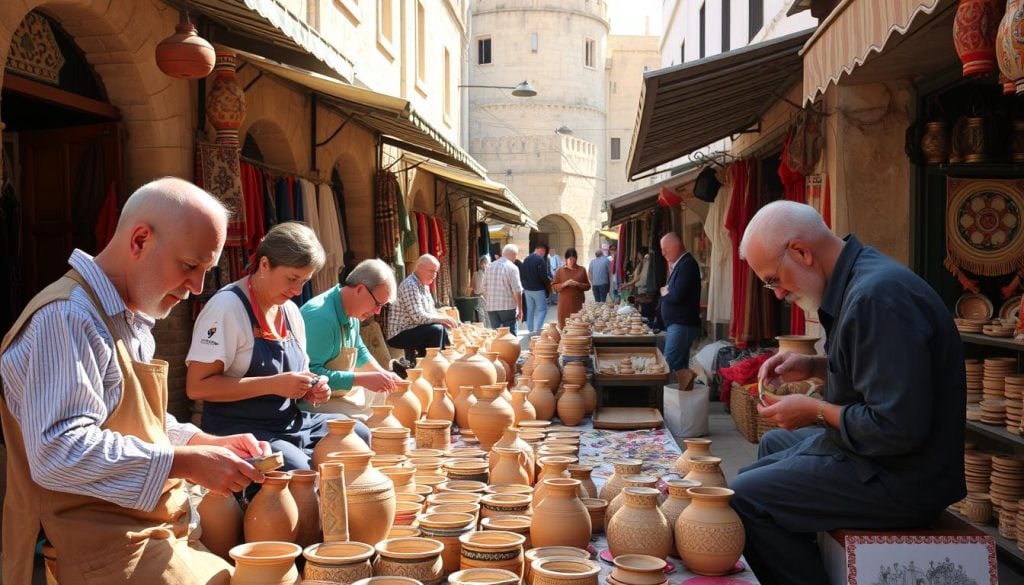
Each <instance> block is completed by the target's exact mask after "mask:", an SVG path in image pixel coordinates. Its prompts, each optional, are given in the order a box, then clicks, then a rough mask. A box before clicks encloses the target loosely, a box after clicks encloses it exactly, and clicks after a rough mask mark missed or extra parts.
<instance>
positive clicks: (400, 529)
mask: <svg viewBox="0 0 1024 585" xmlns="http://www.w3.org/2000/svg"><path fill="white" fill-rule="evenodd" d="M422 535H423V533H422V532H420V529H419V528H417V527H415V526H406V525H401V524H395V525H394V526H392V527H391V530H389V531H388V538H415V537H419V536H422Z"/></svg>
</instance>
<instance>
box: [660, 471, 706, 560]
mask: <svg viewBox="0 0 1024 585" xmlns="http://www.w3.org/2000/svg"><path fill="white" fill-rule="evenodd" d="M666 483H667V484H668V498H667V499H666V500H665V501H664V502H662V503H661V513H662V514H664V515H665V520H668V525H669V526H672V527H675V525H676V520H678V519H679V515H680V514H682V513H683V510H685V509H686V507H687V506H689V505H690V501H691V499H690V493H689V492H688V491H687V490H689V489H690V488H692V487H700V482H696V481H693V480H690V479H670V480H669V481H667V482H666ZM672 542H673V546H675V533H674V531H673V535H672ZM673 550H674V549H673Z"/></svg>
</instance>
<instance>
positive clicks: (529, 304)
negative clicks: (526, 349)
mask: <svg viewBox="0 0 1024 585" xmlns="http://www.w3.org/2000/svg"><path fill="white" fill-rule="evenodd" d="M524 294H526V328H527V329H529V330H530V335H540V330H541V328H543V327H544V318H545V317H547V316H548V293H547V291H544V290H528V291H526V292H525V293H524Z"/></svg>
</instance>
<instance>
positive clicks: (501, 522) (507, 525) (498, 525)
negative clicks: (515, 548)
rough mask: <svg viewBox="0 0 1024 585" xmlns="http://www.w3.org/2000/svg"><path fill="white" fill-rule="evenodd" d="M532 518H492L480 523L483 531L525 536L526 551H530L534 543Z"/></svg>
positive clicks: (522, 516) (524, 545) (524, 546)
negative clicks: (502, 531) (531, 535)
mask: <svg viewBox="0 0 1024 585" xmlns="http://www.w3.org/2000/svg"><path fill="white" fill-rule="evenodd" d="M531 520H532V519H531V517H530V516H525V515H521V516H491V517H489V518H484V519H483V520H481V521H480V529H481V530H504V531H505V532H515V533H516V534H521V535H523V538H524V539H525V541H524V542H523V548H524V550H530V547H532V546H533V543H531V542H530V522H531Z"/></svg>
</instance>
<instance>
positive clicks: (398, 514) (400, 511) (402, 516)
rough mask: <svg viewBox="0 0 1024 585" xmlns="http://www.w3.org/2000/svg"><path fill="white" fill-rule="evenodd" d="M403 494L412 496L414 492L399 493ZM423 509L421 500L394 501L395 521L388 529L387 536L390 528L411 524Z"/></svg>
mask: <svg viewBox="0 0 1024 585" xmlns="http://www.w3.org/2000/svg"><path fill="white" fill-rule="evenodd" d="M399 495H403V496H414V495H416V494H399ZM422 511H423V503H422V502H407V501H402V500H399V501H397V502H395V523H394V524H392V525H391V528H389V529H388V538H393V537H391V536H390V534H391V529H392V528H394V527H395V526H411V525H412V524H413V523H415V522H416V516H418V515H419V514H420V512H422Z"/></svg>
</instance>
